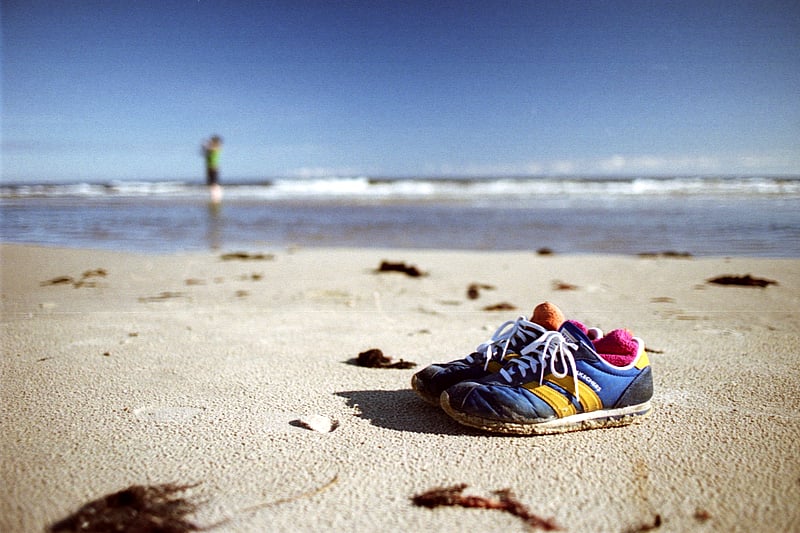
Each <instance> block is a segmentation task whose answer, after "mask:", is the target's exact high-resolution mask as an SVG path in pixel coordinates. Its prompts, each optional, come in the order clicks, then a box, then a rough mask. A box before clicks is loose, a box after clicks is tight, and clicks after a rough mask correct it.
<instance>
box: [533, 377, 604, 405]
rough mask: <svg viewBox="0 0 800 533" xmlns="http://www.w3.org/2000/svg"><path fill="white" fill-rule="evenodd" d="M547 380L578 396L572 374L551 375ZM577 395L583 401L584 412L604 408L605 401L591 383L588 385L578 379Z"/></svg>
mask: <svg viewBox="0 0 800 533" xmlns="http://www.w3.org/2000/svg"><path fill="white" fill-rule="evenodd" d="M547 382H550V383H554V384H555V385H558V386H559V387H561V388H562V389H564V390H565V391H567V392H569V393H570V394H572V395H573V396H576V394H575V380H574V379H573V378H572V376H564V377H563V378H557V377H555V376H550V377H549V378H547V379H546V380H545V383H547ZM577 396H578V399H579V400H580V402H581V407H583V412H584V413H588V412H590V411H598V410H600V409H602V408H603V401H602V400H601V399H600V397H599V396H598V395H597V393H596V392H594V389H592V388H591V387H590V386H589V385H587V384H586V383H584V382H583V381H581V380H580V379H579V380H578V394H577Z"/></svg>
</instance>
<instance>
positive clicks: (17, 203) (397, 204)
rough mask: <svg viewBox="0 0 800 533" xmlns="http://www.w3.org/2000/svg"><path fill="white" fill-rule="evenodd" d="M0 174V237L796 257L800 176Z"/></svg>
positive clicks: (130, 246) (174, 244) (124, 243)
mask: <svg viewBox="0 0 800 533" xmlns="http://www.w3.org/2000/svg"><path fill="white" fill-rule="evenodd" d="M224 185H225V186H224V200H223V202H222V204H221V205H220V206H218V207H212V206H210V205H209V203H208V193H207V191H206V189H205V187H204V186H202V185H200V184H198V183H197V182H195V183H189V182H182V181H158V180H147V181H135V182H134V181H115V182H108V183H67V184H41V185H30V184H24V185H23V184H12V183H4V184H2V185H0V216H1V217H2V218H1V219H0V222H1V224H0V229H1V233H0V240H2V242H12V243H32V244H40V245H48V246H66V247H80V248H99V249H111V250H123V251H134V252H145V253H171V252H183V251H205V250H253V251H255V250H269V249H279V248H285V247H289V246H300V247H303V246H306V247H321V246H325V247H349V246H358V247H375V248H440V249H453V250H530V251H542V250H544V249H547V250H549V251H552V252H553V253H565V254H566V253H569V254H593V253H602V254H644V253H665V252H667V253H678V254H690V255H692V256H753V257H800V209H798V208H799V207H800V177H796V178H771V177H746V178H735V177H665V178H635V177H625V178H561V177H559V178H551V177H534V178H480V179H474V178H463V179H451V178H448V179H443V178H442V179H432V178H387V179H376V178H367V177H327V178H319V179H274V180H266V181H262V182H240V183H230V184H224Z"/></svg>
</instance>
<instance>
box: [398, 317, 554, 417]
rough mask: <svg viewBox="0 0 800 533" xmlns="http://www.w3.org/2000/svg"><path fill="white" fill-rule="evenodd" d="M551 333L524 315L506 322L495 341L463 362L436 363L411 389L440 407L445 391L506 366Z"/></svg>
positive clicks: (413, 380) (419, 374)
mask: <svg viewBox="0 0 800 533" xmlns="http://www.w3.org/2000/svg"><path fill="white" fill-rule="evenodd" d="M545 333H547V330H546V329H545V328H544V327H542V326H540V325H539V324H536V323H534V322H531V321H530V320H528V319H526V318H525V317H524V316H520V317H519V318H517V319H516V320H509V321H507V322H505V323H503V324H502V325H501V326H500V327H499V328H497V331H495V332H494V335H492V338H491V339H489V340H488V341H486V342H484V343H483V344H481V345H480V346H478V347H477V348H475V351H474V352H472V353H471V354H469V355H468V356H466V357H465V358H463V359H458V360H456V361H451V362H449V363H441V364H433V365H430V366H428V367H425V368H423V369H422V370H420V371H419V372H417V373H416V374H414V376H413V377H412V378H411V388H413V389H414V391H416V393H417V394H418V395H419V396H420V397H421V398H422V399H423V400H425V401H426V402H428V403H430V404H432V405H436V406H438V405H439V398H440V397H441V395H442V392H443V391H444V390H446V389H448V388H450V387H452V386H453V385H455V384H456V383H459V382H461V381H464V380H475V379H480V378H483V377H485V376H488V375H490V374H493V373H494V372H497V371H498V370H500V369H501V368H502V367H503V362H504V361H506V360H508V359H509V358H512V357H516V356H518V355H519V353H520V351H521V350H522V349H523V348H524V347H525V346H527V345H529V344H530V343H531V342H532V341H534V340H535V339H537V338H539V337H541V336H542V335H543V334H545Z"/></svg>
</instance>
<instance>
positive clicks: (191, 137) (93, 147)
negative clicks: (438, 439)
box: [0, 0, 800, 183]
mask: <svg viewBox="0 0 800 533" xmlns="http://www.w3.org/2000/svg"><path fill="white" fill-rule="evenodd" d="M0 30H1V32H2V40H1V42H2V48H1V49H0V53H1V54H2V87H1V88H0V90H1V91H2V92H0V98H1V99H2V130H0V132H1V133H2V159H0V165H1V166H2V179H3V181H4V182H7V183H20V182H21V183H25V182H52V181H60V182H65V181H100V182H107V181H113V180H162V179H181V180H185V179H190V180H191V179H198V180H202V179H204V171H203V160H202V158H201V156H200V145H201V144H202V142H203V141H204V139H205V138H207V137H209V136H210V135H212V134H219V135H221V136H222V137H223V140H224V143H225V145H224V151H223V154H222V160H221V176H222V180H223V181H225V180H230V181H248V180H261V179H269V178H275V177H319V176H329V175H336V176H376V177H377V176H380V177H393V176H397V177H413V176H426V177H432V176H450V177H456V176H487V177H489V176H527V175H535V176H562V175H563V176H582V175H588V176H604V175H614V176H629V175H632V176H639V175H642V176H652V175H658V176H665V175H667V176H668V175H757V176H758V175H800V3H798V2H797V1H796V0H786V1H770V0H756V1H752V2H739V1H735V0H728V1H703V0H689V1H685V2H684V1H670V2H667V1H663V2H661V1H648V0H633V1H591V0H583V1H555V0H553V1H544V0H543V1H503V0H498V1H485V2H472V1H466V0H461V1H436V0H427V1H419V2H415V1H405V2H404V1H400V0H397V1H391V2H389V1H382V0H365V1H360V2H359V1H347V0H345V1H336V2H334V1H330V2H321V1H320V2H318V1H303V0H289V1H263V2H246V1H238V2H237V1H221V0H139V1H133V0H113V1H111V0H107V1H91V0H74V1H73V0H66V1H65V0H54V1H39V0H3V2H2V4H0Z"/></svg>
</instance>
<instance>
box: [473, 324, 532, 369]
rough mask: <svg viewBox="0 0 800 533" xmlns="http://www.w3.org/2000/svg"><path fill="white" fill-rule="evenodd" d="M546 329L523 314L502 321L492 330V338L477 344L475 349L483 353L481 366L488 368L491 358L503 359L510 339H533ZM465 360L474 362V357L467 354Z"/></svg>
mask: <svg viewBox="0 0 800 533" xmlns="http://www.w3.org/2000/svg"><path fill="white" fill-rule="evenodd" d="M546 331H547V330H545V329H544V328H543V327H542V326H540V325H539V324H536V323H535V322H531V321H530V320H528V319H527V318H525V317H524V316H519V317H517V319H516V320H509V321H507V322H504V323H503V324H502V325H501V326H500V327H499V328H497V331H495V332H494V335H492V338H491V339H489V340H488V341H486V342H484V343H483V344H481V345H480V346H478V347H477V348H476V349H475V351H476V352H478V353H480V354H482V355H483V357H484V363H483V368H484V370H485V369H487V368H488V366H489V361H491V360H492V359H494V358H496V359H498V360H500V361H502V360H503V358H504V357H505V356H506V354H507V353H508V347H509V346H510V345H511V341H512V340H514V339H515V338H522V339H524V338H531V339H534V338H537V337H538V336H539V335H541V334H543V333H545V332H546ZM501 345H502V351H499V352H496V351H495V349H496V348H499V347H500V346H501ZM466 360H467V362H469V363H470V364H472V363H474V362H475V359H473V357H472V355H468V356H467V357H466Z"/></svg>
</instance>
